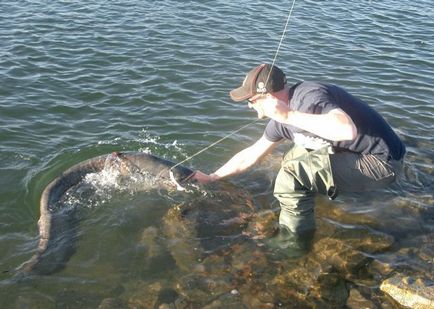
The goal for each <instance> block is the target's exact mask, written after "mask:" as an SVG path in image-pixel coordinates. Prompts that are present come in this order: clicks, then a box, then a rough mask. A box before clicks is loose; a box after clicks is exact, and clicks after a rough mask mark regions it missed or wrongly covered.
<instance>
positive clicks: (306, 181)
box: [274, 144, 337, 233]
mask: <svg viewBox="0 0 434 309" xmlns="http://www.w3.org/2000/svg"><path fill="white" fill-rule="evenodd" d="M330 153H331V146H329V145H326V146H324V147H323V148H320V149H317V150H307V149H305V148H303V147H301V146H297V145H295V144H294V145H293V146H292V148H291V149H290V150H289V151H288V152H287V153H286V155H285V157H284V159H283V161H282V166H281V169H280V171H279V173H278V174H277V177H276V182H275V186H274V196H275V197H276V198H277V199H278V200H279V202H280V208H281V211H280V216H279V224H280V225H284V226H286V227H287V228H289V229H290V230H291V231H292V232H294V233H302V232H305V231H309V230H313V229H315V218H314V206H315V204H314V197H315V194H316V193H320V194H323V195H327V196H329V198H331V199H333V198H335V197H336V195H337V192H336V187H335V184H334V181H333V174H332V168H331V164H330V157H329V155H330Z"/></svg>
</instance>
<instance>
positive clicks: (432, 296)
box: [380, 274, 434, 309]
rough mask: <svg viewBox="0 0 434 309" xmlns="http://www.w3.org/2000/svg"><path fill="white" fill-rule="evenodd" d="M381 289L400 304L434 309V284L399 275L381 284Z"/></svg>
mask: <svg viewBox="0 0 434 309" xmlns="http://www.w3.org/2000/svg"><path fill="white" fill-rule="evenodd" d="M380 289H381V290H382V291H383V292H384V293H387V294H388V295H389V296H390V297H392V298H393V299H394V300H395V301H397V302H398V303H399V304H401V305H403V306H406V307H410V308H417V309H418V308H420V309H422V308H423V309H425V308H426V309H428V308H434V282H433V281H430V280H427V279H422V278H418V279H414V278H411V277H407V276H404V275H401V274H397V275H395V276H393V277H391V278H389V279H387V280H385V281H383V282H382V283H381V286H380Z"/></svg>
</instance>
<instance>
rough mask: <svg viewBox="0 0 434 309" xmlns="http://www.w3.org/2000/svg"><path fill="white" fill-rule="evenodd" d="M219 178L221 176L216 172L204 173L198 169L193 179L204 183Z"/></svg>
mask: <svg viewBox="0 0 434 309" xmlns="http://www.w3.org/2000/svg"><path fill="white" fill-rule="evenodd" d="M218 179H219V177H218V176H217V175H215V174H210V175H207V174H205V173H202V172H201V171H196V172H195V173H194V175H193V180H196V181H198V182H200V183H202V184H207V183H210V182H213V181H216V180H218Z"/></svg>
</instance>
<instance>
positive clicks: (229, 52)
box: [0, 0, 434, 308]
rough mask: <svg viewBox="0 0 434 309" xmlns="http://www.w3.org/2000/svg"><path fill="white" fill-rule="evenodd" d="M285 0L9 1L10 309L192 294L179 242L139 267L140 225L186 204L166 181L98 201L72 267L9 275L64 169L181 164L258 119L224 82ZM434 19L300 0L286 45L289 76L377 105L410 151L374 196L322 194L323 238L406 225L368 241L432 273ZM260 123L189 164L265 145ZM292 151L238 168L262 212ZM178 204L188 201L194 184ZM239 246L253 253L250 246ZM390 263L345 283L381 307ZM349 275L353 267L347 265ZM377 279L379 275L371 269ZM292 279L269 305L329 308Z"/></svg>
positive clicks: (5, 257) (401, 263)
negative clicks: (132, 158) (153, 158)
mask: <svg viewBox="0 0 434 309" xmlns="http://www.w3.org/2000/svg"><path fill="white" fill-rule="evenodd" d="M289 7H290V3H282V2H281V1H267V2H260V1H244V0H242V1H236V2H230V1H223V0H222V1H187V2H186V1H158V2H154V1H135V0H131V1H122V3H120V2H119V3H115V2H112V1H94V2H93V3H91V4H89V3H87V2H85V1H42V0H39V1H8V0H5V1H2V4H1V5H0V8H1V9H0V42H1V43H0V98H1V99H0V106H1V107H0V108H1V109H0V111H1V112H0V125H1V129H0V154H1V157H0V162H1V163H0V169H1V177H0V199H1V202H2V203H1V204H0V235H1V236H0V252H1V254H0V265H1V270H2V271H3V273H2V274H1V275H0V278H1V280H3V283H2V287H1V289H2V291H1V292H0V299H1V302H0V303H1V306H2V307H35V308H36V307H50V306H51V307H67V306H68V307H80V308H83V307H97V306H98V305H99V304H101V302H103V300H104V299H107V298H114V299H118V300H119V299H120V300H121V301H128V300H129V301H130V305H131V306H132V304H136V305H137V306H140V305H142V306H145V307H146V305H144V304H143V302H144V301H143V299H144V298H146V299H147V300H149V299H153V298H152V297H153V296H152V295H151V296H150V295H148V296H146V297H145V296H143V295H140V292H139V291H142V290H143V289H146V290H148V291H150V290H152V289H154V290H157V291H159V293H157V292H156V294H158V295H159V296H158V297H160V302H163V301H162V300H164V301H166V302H172V301H175V300H178V302H179V298H178V296H179V295H180V294H182V293H184V294H183V295H187V296H189V297H190V298H194V295H193V296H192V293H193V292H192V293H189V292H188V289H185V288H178V289H177V288H176V285H177V284H178V285H179V286H184V285H187V286H188V284H184V283H185V282H186V281H182V280H181V281H179V280H180V279H179V273H177V272H176V271H175V270H174V269H175V268H176V267H175V265H176V261H173V260H170V254H167V252H166V253H165V252H162V253H161V254H162V256H164V255H166V257H167V259H166V261H167V265H165V264H164V263H163V265H161V264H160V265H157V266H156V269H157V274H158V275H156V274H155V273H154V274H148V273H147V271H146V269H145V268H146V267H145V266H143V265H141V261H142V260H141V259H142V258H143V255H144V253H143V252H142V251H141V250H142V249H140V245H139V243H140V242H139V241H138V239H139V238H140V237H139V235H141V234H142V233H143V231H144V230H145V229H147V228H150V229H151V230H148V232H150V234H151V235H152V233H154V232H155V231H154V230H153V229H152V222H155V221H158V220H161V218H162V217H164V214H165V212H164V211H161V209H163V210H167V209H171V207H172V206H173V201H172V200H170V199H168V200H167V199H166V198H165V197H164V196H163V197H162V196H161V195H160V194H156V195H155V194H151V195H150V196H148V195H142V194H139V195H138V196H134V195H133V196H131V195H128V194H127V195H125V196H124V195H120V196H119V197H116V198H115V199H114V200H112V201H111V202H109V203H108V204H107V205H106V206H105V207H96V208H92V209H91V210H89V211H88V213H87V214H86V216H85V219H83V222H82V223H81V225H80V226H81V227H80V235H81V238H80V244H79V247H78V249H77V252H76V254H75V255H74V256H73V257H72V259H71V261H70V263H69V266H68V267H67V268H66V269H65V270H63V271H62V272H59V273H58V274H54V275H52V276H48V277H42V278H36V279H34V281H33V282H32V284H20V283H5V282H6V281H7V279H8V278H9V277H10V275H11V272H12V270H13V269H14V268H15V267H17V266H18V265H19V264H20V263H22V262H24V261H25V260H27V259H28V258H29V257H30V256H31V255H32V252H33V250H34V249H35V247H36V242H37V220H38V218H39V198H40V194H41V192H42V190H43V189H44V187H45V186H46V185H47V184H48V183H49V182H50V181H51V180H52V179H53V178H54V177H56V176H57V175H58V174H59V173H60V172H62V171H63V170H65V169H66V168H68V167H70V166H71V165H73V164H75V163H78V162H80V161H82V160H84V159H88V158H90V157H93V156H96V155H100V154H103V153H109V152H111V151H119V150H133V151H147V152H151V153H153V154H155V155H158V156H161V157H165V158H167V159H170V160H173V161H178V162H179V161H181V160H183V159H185V158H186V157H188V156H189V155H192V154H194V153H195V152H197V151H199V150H201V149H203V147H206V146H207V145H209V144H211V143H212V142H214V141H215V140H218V139H219V138H221V137H223V136H225V135H226V134H228V133H229V132H231V131H233V130H236V129H238V128H239V127H240V126H242V125H243V124H245V123H247V122H249V121H252V120H253V119H254V117H255V114H254V112H252V111H250V110H248V109H247V108H246V106H245V105H244V104H239V103H234V102H231V101H230V99H229V97H228V91H229V90H231V89H232V88H233V87H234V86H236V85H238V84H239V83H240V82H241V80H242V78H243V77H244V74H245V73H246V72H247V71H248V70H249V69H250V68H251V67H253V66H255V65H257V64H258V63H261V62H270V61H271V59H272V58H273V56H274V52H275V50H276V48H277V44H278V42H279V39H280V35H281V32H282V30H283V26H284V22H285V20H286V17H287V13H288V10H289ZM433 17H434V8H433V6H432V3H431V1H428V0H425V1H417V2H412V1H385V2H384V1H381V2H380V1H356V2H354V1H327V2H318V1H299V2H297V3H296V5H295V8H294V13H293V16H292V19H291V22H290V25H289V29H288V32H287V34H286V37H285V40H284V43H283V46H282V48H281V50H280V53H279V56H278V58H277V65H278V66H279V67H281V68H282V69H283V70H284V71H285V72H286V73H287V76H288V79H289V81H290V82H295V81H298V80H303V79H305V80H322V81H326V82H332V83H336V84H338V85H341V86H343V87H344V88H346V89H348V90H349V91H350V92H351V93H353V94H355V95H357V96H359V97H361V98H362V99H364V100H366V101H367V102H369V103H370V104H371V105H372V106H374V107H375V108H376V109H377V110H378V111H379V112H380V113H381V114H382V115H384V117H385V118H386V119H387V121H388V122H389V123H390V124H391V125H392V126H393V127H394V128H395V129H396V131H397V133H398V134H399V135H400V137H401V138H402V139H403V140H404V142H405V144H406V146H407V150H408V154H407V162H406V168H405V175H404V178H403V180H402V181H401V183H400V184H399V185H397V186H394V187H392V188H390V189H387V190H384V191H381V192H377V193H372V194H369V195H363V196H343V197H341V198H340V199H339V200H338V201H336V202H334V203H328V202H326V201H322V200H319V201H318V205H317V217H318V218H317V221H318V223H319V230H318V233H317V235H316V239H317V241H316V243H317V244H320V243H321V240H322V239H323V238H324V237H326V236H327V237H328V236H330V235H335V234H336V235H341V234H343V235H345V232H348V231H360V230H361V231H362V232H361V233H359V234H358V235H359V236H355V239H357V240H358V241H359V242H363V241H364V240H366V239H368V238H369V237H370V236H369V235H371V234H370V233H371V231H374V232H378V233H384V234H385V235H387V236H390V237H393V239H394V245H393V246H391V247H389V248H387V249H386V250H385V252H382V253H381V254H378V253H376V254H374V253H372V252H368V250H362V252H364V253H366V254H368V255H370V256H371V257H372V258H373V259H374V261H375V262H376V263H377V264H379V263H389V264H390V265H392V266H391V267H392V268H393V269H394V270H397V269H398V270H399V269H403V270H406V271H409V272H414V271H419V272H422V273H423V272H425V273H428V274H429V273H433V272H432V261H431V264H430V260H429V259H428V260H423V259H422V260H421V259H420V258H418V259H415V258H414V256H413V255H412V254H411V252H410V253H409V250H408V248H417V247H420V246H421V245H420V243H421V242H422V243H423V245H422V247H423V246H425V247H428V252H430V251H429V248H432V246H431V247H429V242H428V243H426V242H425V243H424V242H423V239H426V238H427V239H430V238H431V239H432V236H433V233H434V231H433V229H434V222H433V219H432V218H433V211H432V210H433V200H434V198H433V193H432V192H433V158H434V150H433V149H434V139H433V137H432V132H433V129H434V121H433V115H434V105H433V103H432V98H433V96H434V90H433V87H432V85H433V84H434V78H433V68H434V54H433V46H434V41H433V37H434V22H433V20H434V18H433ZM264 125H265V122H259V123H256V124H255V125H253V126H251V127H249V128H247V129H244V130H242V131H240V132H239V133H237V134H235V135H233V136H231V137H230V138H228V139H226V140H224V141H223V142H221V143H220V144H218V145H217V146H215V147H214V148H213V149H210V150H209V151H206V152H205V153H203V154H201V155H199V156H197V157H195V158H194V159H193V160H191V161H190V162H188V163H187V165H189V166H190V167H192V168H193V169H201V170H203V171H207V172H211V171H213V170H215V169H216V168H217V167H219V166H220V165H221V164H222V163H224V162H225V161H226V160H227V159H228V158H229V157H230V156H231V155H233V154H234V153H235V152H237V151H239V150H241V149H242V148H243V147H246V146H248V145H250V144H251V143H252V142H254V141H255V140H256V139H257V138H258V137H259V136H260V135H261V134H262V131H263V128H264ZM284 150H285V147H284V146H283V147H281V148H279V149H278V150H277V151H276V152H275V153H274V154H273V155H272V156H271V157H270V158H268V159H267V160H266V161H265V162H264V163H263V164H262V165H261V166H259V167H257V168H256V169H255V170H253V171H251V172H249V173H247V174H245V175H242V176H239V177H236V178H234V179H233V180H232V181H233V183H234V184H235V185H236V186H237V187H238V188H242V189H244V190H247V191H248V192H249V193H250V194H251V195H252V197H253V201H254V204H255V207H256V209H258V210H261V211H269V210H275V209H276V207H277V204H273V197H272V180H273V178H274V176H275V173H276V171H277V169H278V164H279V158H280V156H281V154H282V153H283V151H284ZM121 197H122V198H121ZM175 200H176V202H177V203H182V202H183V199H182V197H178V196H177V197H176V199H175ZM155 205H162V207H161V208H156V207H155ZM150 217H151V218H153V219H152V220H150V219H147V218H150ZM147 220H148V221H147ZM364 227H368V230H367V229H366V228H364ZM351 235H352V234H351ZM424 237H425V238H424ZM346 244H347V245H348V246H350V247H351V246H353V247H354V246H355V245H354V244H353V243H351V242H348V243H346ZM247 246H250V243H249V245H247ZM137 247H139V248H137ZM163 247H164V246H163ZM241 248H243V249H246V248H245V247H241ZM161 250H163V249H161ZM234 250H235V251H236V249H234ZM255 250H256V249H255V248H254V247H252V248H250V247H247V249H246V251H248V252H253V253H254V252H257V251H255ZM406 250H407V251H406ZM163 251H164V250H163ZM410 251H411V250H410ZM253 253H252V254H253ZM258 254H259V253H258ZM233 256H235V257H237V256H239V260H240V261H244V262H245V263H246V264H247V265H250V266H251V267H253V266H252V265H251V264H252V263H250V264H249V262H251V260H250V259H249V257H243V255H242V253H241V252H235V253H233ZM418 256H423V255H418ZM216 259H218V258H217V257H216ZM258 260H261V259H258ZM208 263H211V262H208ZM219 263H220V264H219ZM273 263H280V264H279V265H280V266H281V267H282V268H283V269H286V270H287V271H297V269H302V268H300V267H299V266H297V265H295V266H294V264H285V262H284V261H283V260H282V261H280V260H277V261H276V260H274V262H269V264H267V263H264V265H261V267H259V266H258V267H259V269H261V270H263V272H262V273H269V276H265V275H260V273H261V272H259V271H258V270H257V268H256V270H257V271H256V272H254V271H253V273H254V274H255V280H256V281H254V283H255V284H256V285H255V286H257V287H260V286H263V285H265V284H266V283H270V282H274V283H275V285H277V286H279V285H278V284H277V283H276V280H277V279H276V278H280V277H278V276H282V274H281V273H277V274H276V273H274V270H273V271H270V269H268V268H267V266H265V265H269V266H268V267H271V266H270V265H274V266H275V264H273ZM198 264H200V263H199V262H198ZM211 264H212V263H211ZM214 264H215V265H221V262H216V263H214ZM377 264H375V265H377ZM282 265H283V266H282ZM144 267H145V268H144ZM166 267H167V268H168V270H167V272H165V271H164V269H165V268H166ZM231 269H232V270H233V272H236V273H238V274H240V273H243V272H242V269H244V268H242V267H241V266H239V265H238V264H236V263H232V264H231ZM253 269H255V267H253ZM264 269H265V270H264ZM273 269H276V268H273ZM228 272H229V273H231V271H228ZM349 273H351V272H349ZM213 274H214V276H217V273H216V272H214V273H213ZM310 274H311V276H313V277H315V276H314V272H312V273H310ZM376 274H377V275H371V276H368V273H367V272H362V274H361V275H359V276H355V275H354V274H353V275H351V276H346V279H345V280H347V281H346V283H347V286H348V285H351V284H352V285H353V286H356V287H359V290H360V291H362V294H363V295H364V296H365V297H367V298H368V299H370V300H371V301H373V302H375V303H376V304H379V303H388V302H390V300H387V299H385V298H383V297H382V296H381V295H382V294H381V293H380V292H378V283H379V282H380V281H381V279H382V278H380V277H381V276H380V277H379V276H378V272H377V273H376ZM233 276H234V277H236V276H235V275H233ZM239 276H241V275H239ZM246 276H247V275H246ZM273 276H274V277H273ZM338 276H340V277H339V278H341V277H345V275H342V272H341V273H338ZM385 276H386V277H387V274H386V275H385ZM366 277H369V280H371V281H369V282H368V283H366V280H367V279H366ZM149 278H151V279H152V280H151V279H149ZM236 278H238V279H237V280H239V281H237V284H234V283H231V284H230V289H229V291H231V290H235V291H233V294H231V295H235V296H236V295H241V296H240V297H242V296H243V295H244V297H245V295H249V294H248V290H249V289H248V288H247V287H249V285H247V283H246V282H248V280H247V279H246V280H247V281H242V280H241V279H240V278H243V277H242V276H241V277H236ZM157 279H158V280H157ZM190 279H191V278H190ZM190 279H189V280H190ZM196 279H197V278H196ZM159 280H160V281H159ZM282 280H283V279H282ZM285 280H287V279H285ZM285 280H283V282H286V283H287V281H285ZM363 280H365V281H363ZM187 281H188V280H187ZM216 281H217V282H225V281H224V280H220V281H218V280H216ZM319 281H320V280H319ZM362 281H363V282H364V284H365V285H363V284H362ZM158 282H159V283H158ZM179 282H181V283H179ZM195 282H200V280H196V281H195ZM243 282H244V283H243ZM279 282H280V281H279ZM317 282H318V280H316V281H315V280H314V281H313V283H312V284H313V285H315V284H316V283H317ZM339 282H340V281H339ZM158 284H160V285H161V286H162V287H160V288H158V287H157V285H158ZM270 284H271V283H270ZM150 285H152V286H151V287H150ZM219 286H220V287H221V286H226V285H224V284H221V285H219ZM327 286H332V284H328V285H327ZM362 286H364V288H361V287H362ZM367 287H368V288H367ZM298 288H299V287H298ZM222 289H223V288H222ZM223 290H224V289H223ZM294 290H296V291H297V287H292V288H287V291H281V290H279V293H277V292H276V293H275V294H273V295H278V296H273V297H271V300H270V299H268V301H269V302H272V303H275V304H281V305H283V306H286V305H289V304H299V303H297V302H298V301H300V302H301V304H302V305H303V304H304V305H306V304H315V301H314V300H312V299H307V300H300V297H299V296H300V293H299V294H297V293H295V292H294V293H292V294H291V291H294ZM192 291H195V290H194V289H192ZM273 291H274V290H273ZM237 293H238V294H237ZM243 293H244V294H243ZM251 293H252V295H253V290H252V292H251ZM270 293H271V292H270ZM285 293H286V294H285ZM205 294H206V293H205ZM297 295H298V296H297ZM333 295H334V294H333ZM196 296H197V295H196ZM284 296H285V297H284ZM154 298H155V297H154ZM251 298H252V299H253V296H252V297H251ZM161 299H162V300H161ZM187 299H188V297H187ZM262 299H267V298H266V297H263V298H262ZM324 299H325V300H324ZM324 299H322V300H321V301H324V303H325V304H334V303H333V300H332V299H330V298H324ZM209 301H211V300H209ZM302 301H306V302H305V303H304V302H302ZM316 301H317V302H318V300H316ZM140 302H142V303H140ZM264 302H265V303H266V301H264ZM250 305H251V306H253V304H250Z"/></svg>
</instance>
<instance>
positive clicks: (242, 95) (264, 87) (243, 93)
mask: <svg viewBox="0 0 434 309" xmlns="http://www.w3.org/2000/svg"><path fill="white" fill-rule="evenodd" d="M270 71H271V74H270ZM267 79H268V81H267ZM285 84H286V77H285V74H284V73H283V72H282V70H281V69H279V68H278V67H276V66H271V65H270V64H265V63H263V64H261V65H258V66H257V67H256V68H254V69H252V70H251V71H250V72H249V73H247V75H246V77H245V78H244V81H243V84H242V85H241V86H240V87H238V88H236V89H234V90H232V91H231V92H230V93H229V94H230V96H231V99H232V100H234V101H236V102H240V101H243V100H247V99H249V98H251V97H253V96H254V95H256V94H265V93H270V92H276V91H280V90H282V89H283V88H284V87H285Z"/></svg>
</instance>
